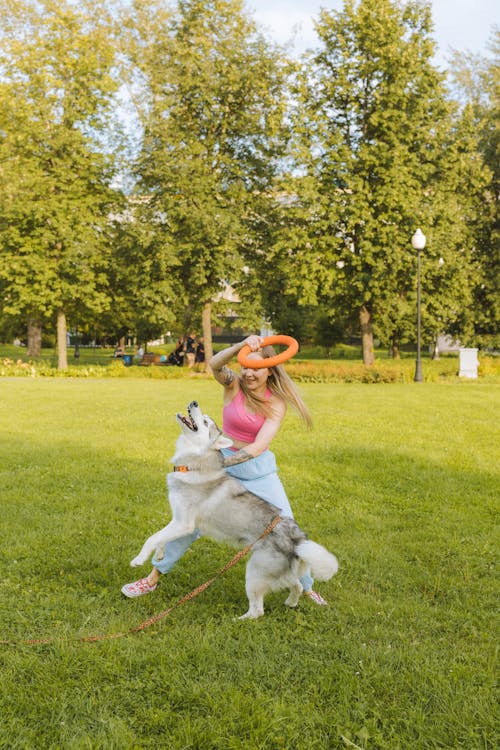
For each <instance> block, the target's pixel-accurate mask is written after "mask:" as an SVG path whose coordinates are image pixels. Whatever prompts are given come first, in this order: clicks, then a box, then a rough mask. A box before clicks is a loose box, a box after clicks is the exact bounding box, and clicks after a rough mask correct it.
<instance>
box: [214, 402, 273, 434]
mask: <svg viewBox="0 0 500 750" xmlns="http://www.w3.org/2000/svg"><path fill="white" fill-rule="evenodd" d="M270 395H271V391H270V390H269V389H267V390H266V398H269V396H270ZM265 421H266V418H265V417H264V416H263V415H262V414H249V413H248V412H247V410H246V409H245V397H244V396H243V391H241V390H239V391H238V393H237V394H236V396H235V397H234V398H233V400H232V401H231V403H229V404H227V406H225V407H224V408H223V410H222V430H223V432H224V433H225V434H226V435H227V436H228V437H230V438H233V440H239V441H240V442H242V443H253V442H254V440H255V438H256V437H257V433H258V432H259V430H260V428H261V427H262V425H263V424H264V422H265Z"/></svg>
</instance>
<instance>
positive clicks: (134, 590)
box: [122, 578, 158, 599]
mask: <svg viewBox="0 0 500 750" xmlns="http://www.w3.org/2000/svg"><path fill="white" fill-rule="evenodd" d="M157 586H158V584H157V583H155V585H154V586H151V584H150V583H149V581H148V579H147V578H139V580H138V581H134V582H133V583H126V584H125V586H122V594H125V596H128V597H129V599H134V598H135V597H136V596H142V595H143V594H151V593H152V592H153V591H154V590H155V588H156V587H157Z"/></svg>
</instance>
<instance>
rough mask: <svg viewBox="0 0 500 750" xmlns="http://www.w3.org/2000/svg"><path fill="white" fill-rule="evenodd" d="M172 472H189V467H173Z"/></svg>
mask: <svg viewBox="0 0 500 750" xmlns="http://www.w3.org/2000/svg"><path fill="white" fill-rule="evenodd" d="M174 471H182V472H186V471H189V466H174Z"/></svg>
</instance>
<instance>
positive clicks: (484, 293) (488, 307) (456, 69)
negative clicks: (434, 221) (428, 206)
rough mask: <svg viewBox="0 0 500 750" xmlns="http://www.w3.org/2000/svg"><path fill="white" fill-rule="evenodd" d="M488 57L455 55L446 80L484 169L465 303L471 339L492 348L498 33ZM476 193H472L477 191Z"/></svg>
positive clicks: (497, 248)
mask: <svg viewBox="0 0 500 750" xmlns="http://www.w3.org/2000/svg"><path fill="white" fill-rule="evenodd" d="M490 51H491V53H492V56H491V57H480V56H474V55H471V54H468V53H455V55H454V56H453V58H452V82H453V83H454V84H455V88H456V91H457V93H458V97H459V100H460V101H461V102H465V105H464V107H463V119H464V120H468V122H469V123H470V124H469V127H470V129H471V130H473V131H474V133H475V135H476V139H478V142H479V150H480V152H481V154H482V157H483V160H484V163H485V165H486V168H487V175H488V180H487V184H486V185H484V183H483V184H482V185H481V184H480V185H478V184H477V181H476V184H475V187H476V189H475V191H474V192H473V195H472V198H473V202H472V205H471V207H470V210H469V224H470V226H471V229H472V232H473V238H474V253H473V265H474V277H473V290H472V294H473V300H472V304H471V313H470V316H471V318H472V329H473V330H472V332H473V338H474V341H476V342H477V343H479V344H482V345H483V346H490V347H495V346H496V347H498V345H499V341H498V335H499V331H500V303H499V295H498V289H499V288H500V270H499V269H500V233H499V229H498V215H499V205H498V202H499V196H500V166H499V165H500V129H499V127H498V121H499V117H500V111H499V108H500V95H499V93H500V64H499V63H500V31H499V30H498V29H497V30H496V31H495V32H494V34H493V35H492V40H491V45H490ZM478 187H479V188H481V189H477V188H478Z"/></svg>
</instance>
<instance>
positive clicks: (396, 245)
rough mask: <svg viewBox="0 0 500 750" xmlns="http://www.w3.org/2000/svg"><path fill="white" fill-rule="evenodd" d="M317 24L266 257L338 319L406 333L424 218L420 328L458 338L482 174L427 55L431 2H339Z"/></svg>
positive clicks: (379, 332)
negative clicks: (283, 196) (359, 318)
mask: <svg viewBox="0 0 500 750" xmlns="http://www.w3.org/2000/svg"><path fill="white" fill-rule="evenodd" d="M317 30H318V34H319V38H320V46H319V48H318V50H317V51H315V53H314V55H313V56H312V57H311V58H310V59H309V60H308V61H306V63H305V65H304V68H303V69H302V71H301V73H300V74H299V75H298V77H297V86H296V97H297V102H298V104H299V107H298V108H297V112H296V117H295V120H294V133H295V136H296V141H297V142H296V144H295V151H294V154H293V156H294V171H293V176H292V177H291V178H290V179H289V180H288V181H287V182H284V183H283V189H284V190H285V191H287V193H288V196H289V200H287V201H282V215H283V226H280V227H279V228H278V229H277V231H276V242H275V244H274V255H273V258H272V262H273V264H274V265H278V268H279V274H280V275H282V276H284V277H286V283H284V284H283V286H284V289H285V294H289V295H290V297H291V298H293V296H294V297H295V299H296V300H297V301H298V302H299V304H303V305H307V304H311V303H312V304H316V303H317V302H318V301H321V302H323V303H324V304H326V305H328V306H329V307H330V311H331V316H332V317H336V318H339V317H348V318H351V317H352V316H353V314H355V313H357V312H359V311H363V312H364V313H365V314H366V318H367V320H368V321H369V325H373V333H374V334H375V335H376V336H377V337H378V338H379V339H380V340H381V341H382V342H383V343H385V344H386V345H391V346H399V344H400V343H403V342H407V341H412V340H413V339H414V333H415V310H416V299H415V290H416V258H415V254H414V252H413V251H412V249H411V244H410V239H411V236H412V234H413V232H414V231H415V229H416V227H417V226H422V227H424V228H425V233H426V235H427V247H426V250H425V257H424V258H423V290H424V295H423V303H424V305H423V315H422V320H423V327H424V332H425V335H426V337H428V338H429V339H431V338H432V337H433V335H434V334H435V332H436V331H440V330H453V331H454V332H455V333H458V332H460V334H461V335H462V336H463V337H464V339H465V338H466V337H467V335H468V334H469V333H470V331H471V325H470V316H469V317H467V314H466V313H465V311H466V310H469V311H470V309H471V303H472V294H471V289H472V284H473V276H474V265H473V263H472V250H473V241H474V240H473V231H472V228H471V227H470V219H471V214H473V213H474V209H473V205H477V196H478V195H479V194H480V193H481V190H483V189H484V185H485V183H486V180H487V174H486V172H485V170H484V169H483V167H482V164H481V160H480V159H479V158H478V153H477V140H475V139H474V137H473V133H472V131H471V129H470V128H468V127H467V126H465V125H464V124H463V123H459V124H456V123H455V120H454V117H453V114H454V113H453V109H452V107H451V105H450V103H449V101H448V100H447V97H446V90H445V88H444V83H443V76H442V75H441V74H440V73H439V72H438V71H437V69H436V68H434V67H433V64H432V54H433V50H434V43H433V41H432V37H431V33H432V23H431V14H430V6H429V5H427V4H422V3H417V2H409V3H406V4H404V6H403V5H401V4H399V3H396V2H393V0H362V1H361V2H359V3H354V2H352V1H351V0H346V2H345V3H344V4H343V8H342V10H341V11H338V12H336V11H328V10H324V11H322V13H321V14H320V18H319V22H318V25H317ZM461 125H462V126H461ZM297 166H299V169H297ZM287 220H288V221H287ZM270 274H272V268H271V269H270Z"/></svg>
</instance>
